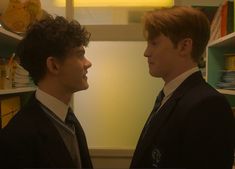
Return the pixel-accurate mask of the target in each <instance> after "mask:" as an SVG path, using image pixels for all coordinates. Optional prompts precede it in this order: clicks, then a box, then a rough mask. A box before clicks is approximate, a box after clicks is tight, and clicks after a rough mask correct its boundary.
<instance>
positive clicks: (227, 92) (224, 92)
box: [216, 89, 235, 96]
mask: <svg viewBox="0 0 235 169" xmlns="http://www.w3.org/2000/svg"><path fill="white" fill-rule="evenodd" d="M216 90H217V91H218V92H220V93H222V94H228V95H234V96H235V90H228V89H216Z"/></svg>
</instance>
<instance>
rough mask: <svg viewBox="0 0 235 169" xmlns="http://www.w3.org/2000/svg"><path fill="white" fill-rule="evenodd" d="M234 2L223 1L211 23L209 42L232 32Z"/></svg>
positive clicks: (230, 0) (229, 0) (231, 0)
mask: <svg viewBox="0 0 235 169" xmlns="http://www.w3.org/2000/svg"><path fill="white" fill-rule="evenodd" d="M234 23H235V22H234V1H233V0H223V1H222V3H221V4H220V5H219V7H218V9H217V11H216V14H215V16H214V18H213V20H212V23H211V36H210V40H209V42H212V41H214V40H216V39H218V38H220V37H223V36H225V35H227V34H229V33H232V32H234Z"/></svg>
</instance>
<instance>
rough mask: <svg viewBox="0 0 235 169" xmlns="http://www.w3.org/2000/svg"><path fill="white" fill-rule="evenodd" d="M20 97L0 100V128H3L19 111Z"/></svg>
mask: <svg viewBox="0 0 235 169" xmlns="http://www.w3.org/2000/svg"><path fill="white" fill-rule="evenodd" d="M20 108H21V102H20V96H11V97H6V98H1V100H0V127H1V128H4V127H5V126H6V125H7V124H8V122H9V121H10V120H11V119H12V117H14V115H15V114H16V113H17V112H18V111H19V110H20Z"/></svg>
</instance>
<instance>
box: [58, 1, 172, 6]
mask: <svg viewBox="0 0 235 169" xmlns="http://www.w3.org/2000/svg"><path fill="white" fill-rule="evenodd" d="M54 4H55V6H58V7H65V4H66V0H54ZM173 5H174V0H74V6H75V7H170V6H173Z"/></svg>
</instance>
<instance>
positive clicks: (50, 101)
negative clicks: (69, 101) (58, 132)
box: [35, 88, 69, 121]
mask: <svg viewBox="0 0 235 169" xmlns="http://www.w3.org/2000/svg"><path fill="white" fill-rule="evenodd" d="M35 97H36V99H37V100H38V101H40V102H41V103H42V104H43V105H44V106H46V107H47V108H48V109H49V110H50V111H52V112H53V113H54V114H55V115H56V116H57V117H58V118H59V119H61V120H62V121H65V117H66V115H67V112H68V108H69V105H66V104H64V103H63V102H61V101H60V100H58V99H57V98H55V97H54V96H51V95H49V94H48V93H46V92H44V91H42V90H41V89H39V88H37V90H36V94H35Z"/></svg>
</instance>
